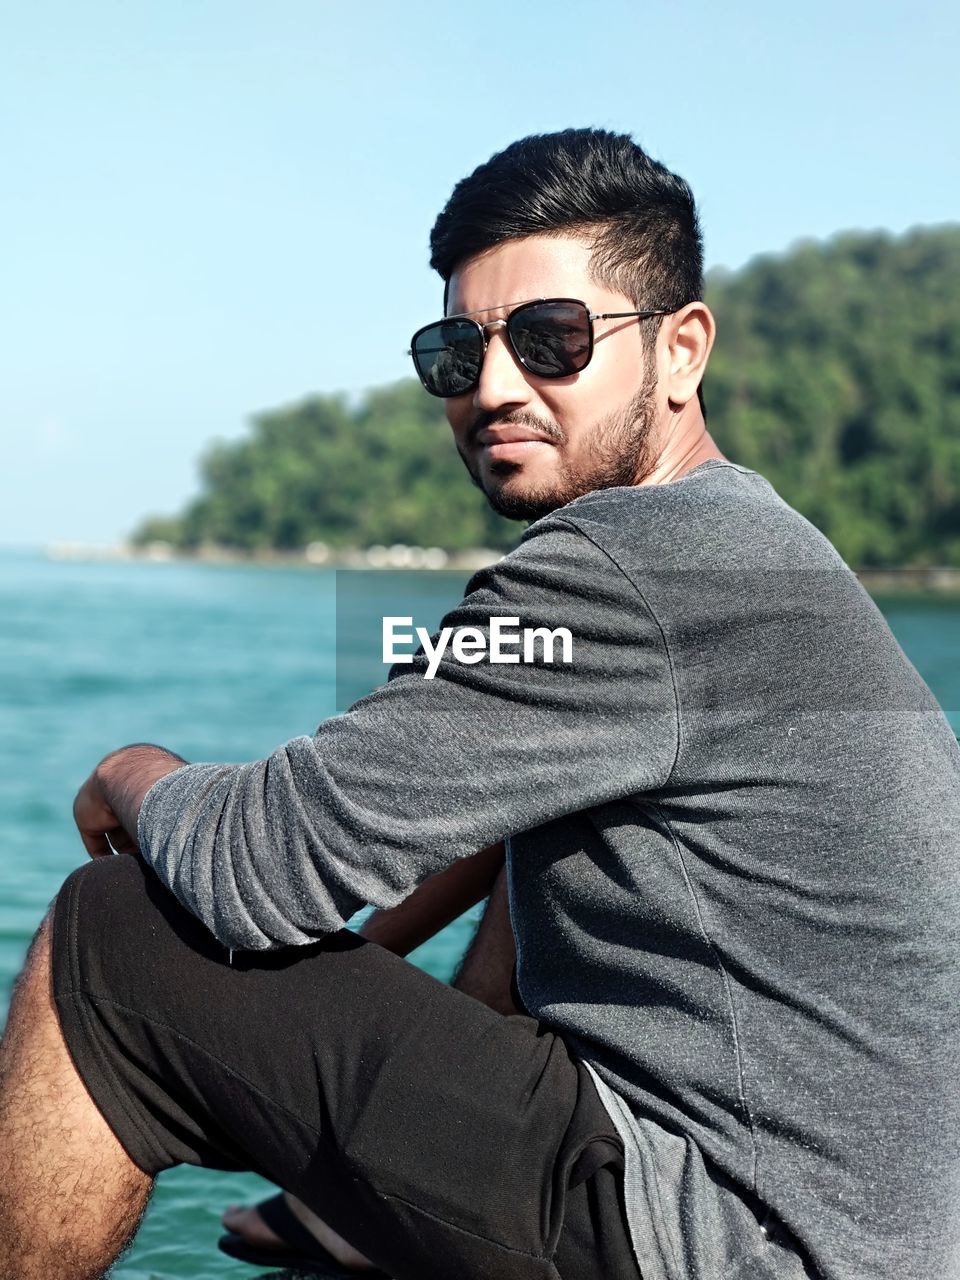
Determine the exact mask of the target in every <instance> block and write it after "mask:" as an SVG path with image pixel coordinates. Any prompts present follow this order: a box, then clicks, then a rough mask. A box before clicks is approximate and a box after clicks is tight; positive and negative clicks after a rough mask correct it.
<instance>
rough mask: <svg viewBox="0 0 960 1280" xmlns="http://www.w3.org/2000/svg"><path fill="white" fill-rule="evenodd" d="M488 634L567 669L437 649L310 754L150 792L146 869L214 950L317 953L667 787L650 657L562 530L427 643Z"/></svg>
mask: <svg viewBox="0 0 960 1280" xmlns="http://www.w3.org/2000/svg"><path fill="white" fill-rule="evenodd" d="M491 617H511V618H517V619H518V620H519V627H518V628H513V627H511V628H510V630H511V631H515V630H518V629H519V630H521V631H522V630H524V629H526V628H546V629H547V630H548V631H554V630H555V629H557V628H560V627H565V628H566V629H567V630H568V631H569V632H570V633H571V639H572V661H571V662H570V663H569V664H568V663H565V662H562V661H561V660H560V658H561V652H560V646H559V645H556V646H555V652H554V661H553V662H552V663H551V662H547V661H545V660H543V652H542V648H541V647H540V646H537V649H536V653H537V659H536V661H534V662H533V663H525V662H522V661H521V662H516V663H497V662H491V661H489V660H488V658H487V657H484V659H483V660H482V661H480V662H477V663H475V664H466V663H463V662H460V661H458V660H457V659H456V657H455V656H454V655H453V654H452V653H451V650H450V646H449V645H448V646H447V650H446V652H445V654H444V656H443V659H442V660H441V662H440V665H439V668H438V669H437V671H436V675H435V676H434V678H433V679H425V672H426V669H427V659H426V657H425V656H423V654H422V653H420V654H418V655H415V657H414V661H413V663H412V664H410V665H406V664H405V665H399V664H398V665H397V666H395V667H394V668H393V669H392V670H391V672H390V677H389V678H388V680H387V682H386V684H384V685H383V686H382V687H381V688H379V689H377V690H375V691H374V692H373V693H371V694H370V695H369V696H368V697H365V698H362V699H361V700H360V701H359V702H357V703H355V704H354V706H352V707H351V708H350V710H349V711H347V712H346V713H345V714H343V715H339V716H334V717H332V718H331V719H329V720H326V721H324V723H323V724H321V725H320V728H319V729H318V730H317V732H316V734H315V735H314V736H313V737H300V738H294V739H293V740H292V741H291V742H288V743H286V744H285V745H284V746H282V747H279V748H278V749H277V750H276V751H275V752H274V753H273V754H272V755H271V756H270V757H269V758H268V759H266V760H259V761H256V762H254V763H252V764H243V765H222V764H197V765H190V766H187V767H185V768H182V769H178V770H177V771H176V772H174V773H171V774H169V775H168V776H167V777H165V778H162V779H161V780H160V781H159V782H157V783H156V784H155V785H154V786H153V787H152V788H151V790H150V791H149V792H148V793H147V796H146V798H145V800H144V803H143V807H142V809H141V813H140V822H139V841H140V847H141V850H142V852H143V855H144V857H145V858H146V859H147V861H148V862H149V863H150V864H151V865H152V866H153V867H154V869H155V871H156V872H157V874H158V875H159V876H160V878H161V880H162V881H163V882H164V883H165V884H166V885H167V886H168V888H170V889H171V890H172V891H173V893H174V894H176V896H177V897H178V898H179V899H180V901H181V902H182V903H183V904H184V906H186V907H187V909H188V910H190V911H191V912H192V913H193V914H194V915H196V916H198V917H199V918H200V919H201V920H202V921H203V922H204V923H205V924H206V925H207V927H208V928H209V929H210V930H211V932H212V933H213V934H214V935H215V936H216V937H217V938H218V939H219V940H220V941H221V942H222V943H223V944H224V945H226V946H229V947H233V948H236V949H238V950H260V949H267V948H271V947H279V946H289V945H297V944H304V943H309V942H313V941H316V939H317V938H318V937H319V936H322V935H323V934H326V933H329V932H331V931H334V930H336V929H339V928H341V927H342V926H343V924H344V922H345V921H346V920H347V919H349V917H350V916H351V915H352V914H353V913H354V912H355V911H356V910H357V909H358V908H359V907H360V906H363V905H364V904H368V903H369V904H373V905H376V906H381V907H388V906H392V905H394V904H395V903H397V902H399V901H401V900H402V899H403V898H405V897H406V896H407V895H408V894H409V893H411V892H412V890H413V889H414V888H415V887H416V886H417V885H418V884H419V883H420V882H421V881H422V880H425V879H426V878H427V877H428V876H430V875H433V874H434V873H435V872H438V871H441V870H442V869H443V868H444V867H446V866H448V865H449V864H450V863H451V862H454V861H455V860H456V859H458V858H461V857H465V856H468V855H470V854H473V853H476V852H477V850H478V849H481V848H483V846H485V845H487V844H490V843H492V842H493V841H495V840H498V839H500V838H501V837H503V836H505V835H510V834H514V833H517V832H520V831H525V830H528V829H530V828H532V827H536V826H539V825H541V824H542V823H545V822H549V821H551V820H554V819H556V818H559V817H561V816H563V815H564V814H567V813H572V812H576V811H579V810H583V809H589V808H591V807H593V806H595V805H599V804H602V803H604V802H606V801H609V800H612V799H616V798H620V797H623V796H628V795H633V794H635V793H638V792H645V791H649V790H651V789H653V788H656V787H657V786H659V785H661V784H662V783H663V782H664V781H665V780H666V779H667V777H668V776H669V773H670V771H671V769H672V767H673V762H674V760H675V757H676V752H677V735H678V723H677V704H676V697H675V692H674V686H673V680H672V675H671V670H670V663H669V658H668V654H667V650H666V647H665V643H664V639H663V636H662V634H661V632H660V629H659V626H658V625H657V621H656V619H655V618H654V616H653V615H652V613H651V612H650V610H649V608H648V607H647V605H646V603H645V601H644V599H643V596H642V595H641V594H640V592H639V590H638V589H637V588H636V587H635V586H634V585H633V584H632V583H631V581H630V580H629V579H628V578H627V577H626V576H625V575H624V574H623V573H622V571H621V570H620V569H619V568H618V567H617V566H616V564H614V563H613V561H612V560H611V559H610V558H609V557H608V556H607V554H606V553H605V552H604V551H602V550H601V549H600V548H599V547H598V546H597V545H595V544H594V543H593V542H592V541H591V540H590V539H589V538H588V537H587V536H586V535H585V534H584V533H582V532H580V531H579V530H578V529H577V528H576V527H575V526H573V525H571V524H570V523H568V522H567V521H566V520H564V519H560V518H557V517H556V516H548V517H546V518H545V519H544V520H540V521H538V522H537V523H536V524H535V525H533V526H532V527H531V528H530V529H529V530H528V531H527V534H526V535H525V537H524V539H523V541H522V542H521V543H520V545H519V547H518V548H517V549H516V550H515V551H514V552H512V553H511V554H510V555H509V556H507V557H505V558H504V559H503V560H501V561H500V562H499V563H498V564H496V565H494V566H492V567H491V568H489V569H486V570H483V571H482V572H481V573H479V574H477V575H475V576H474V578H473V579H472V580H471V582H470V584H469V585H468V589H467V595H466V596H465V598H464V599H463V600H462V601H461V603H460V604H459V605H458V606H457V607H456V608H455V609H454V610H453V611H452V612H451V613H449V614H448V615H447V616H446V617H445V618H444V620H443V623H442V626H443V627H453V628H461V627H475V628H478V629H479V630H480V631H482V632H484V633H485V635H487V636H489V631H490V619H491ZM510 651H511V652H514V653H516V652H518V649H517V647H516V646H514V647H512V649H511V650H510ZM520 656H522V649H521V650H520Z"/></svg>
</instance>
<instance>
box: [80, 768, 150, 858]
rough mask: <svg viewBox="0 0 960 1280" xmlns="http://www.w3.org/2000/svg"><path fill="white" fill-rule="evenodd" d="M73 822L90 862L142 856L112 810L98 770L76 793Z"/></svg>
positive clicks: (133, 839) (134, 841)
mask: <svg viewBox="0 0 960 1280" xmlns="http://www.w3.org/2000/svg"><path fill="white" fill-rule="evenodd" d="M73 819H74V822H76V824H77V829H78V830H79V832H80V839H81V840H82V841H83V843H84V847H85V848H86V850H87V853H89V855H90V857H91V858H102V857H103V856H104V855H106V854H112V853H114V852H116V853H139V852H140V848H139V846H138V844H137V842H136V839H135V838H134V837H133V836H131V835H130V834H129V832H127V831H125V830H124V829H123V827H122V826H121V824H120V819H119V818H118V817H117V815H116V814H115V813H114V811H113V810H112V809H111V808H110V805H109V804H108V802H107V797H106V794H105V793H104V790H103V784H102V782H101V781H100V778H99V776H98V774H97V770H96V769H95V770H94V771H93V773H91V775H90V777H89V778H88V779H87V780H86V782H85V783H84V784H83V786H82V787H81V788H80V790H79V791H78V792H77V798H76V800H74V802H73Z"/></svg>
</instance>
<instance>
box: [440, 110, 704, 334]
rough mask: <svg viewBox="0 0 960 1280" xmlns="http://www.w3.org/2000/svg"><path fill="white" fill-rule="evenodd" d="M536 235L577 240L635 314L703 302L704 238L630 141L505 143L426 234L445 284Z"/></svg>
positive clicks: (673, 178) (681, 196) (666, 181)
mask: <svg viewBox="0 0 960 1280" xmlns="http://www.w3.org/2000/svg"><path fill="white" fill-rule="evenodd" d="M535 235H579V236H582V237H583V238H584V239H585V240H586V241H587V243H589V244H590V245H591V248H592V259H591V270H592V273H593V275H594V277H595V279H596V280H597V283H598V284H602V285H604V286H606V287H608V288H613V289H617V290H619V292H620V293H623V294H625V295H626V296H627V297H628V298H632V299H633V302H634V305H635V306H636V307H637V309H638V310H641V309H646V308H648V307H649V308H651V309H652V308H659V307H665V308H668V309H669V310H671V311H676V310H678V309H679V308H680V307H682V306H683V305H684V304H685V303H687V302H693V301H695V300H698V299H700V298H702V296H703V240H702V237H701V234H700V223H699V219H698V217H697V210H696V205H695V203H694V199H693V194H692V192H691V191H690V188H689V186H688V185H687V184H686V182H684V180H683V178H680V177H678V176H677V175H676V174H675V173H671V172H670V170H669V169H667V168H666V167H665V166H664V165H662V164H660V162H659V161H657V160H652V159H651V158H650V156H648V155H647V153H646V152H645V151H644V150H643V149H642V148H641V147H639V146H638V145H637V144H636V143H635V142H634V141H633V139H632V138H631V137H629V135H627V134H623V133H610V132H608V131H607V130H605V129H564V130H563V131H562V132H560V133H542V134H533V135H531V136H530V137H529V138H521V139H520V141H519V142H514V143H511V145H510V146H509V147H507V148H506V149H505V150H503V151H500V152H498V153H497V154H496V155H495V156H493V157H492V158H491V159H490V160H488V161H487V162H486V163H485V164H482V165H480V166H479V168H477V169H475V170H474V171H473V173H471V174H470V175H469V177H466V178H464V179H463V180H462V181H461V182H458V183H457V185H456V186H455V187H454V189H453V194H452V195H451V196H450V199H449V200H448V201H447V204H446V207H445V208H444V209H443V211H442V213H441V214H440V216H439V217H438V218H437V221H436V223H435V224H434V227H433V231H432V232H431V233H430V250H431V257H430V265H431V266H432V267H434V268H435V270H436V271H438V272H439V273H440V275H441V276H442V277H443V280H444V281H445V282H448V281H449V280H450V277H451V275H452V274H453V272H454V270H455V269H456V268H457V267H458V266H459V265H460V263H462V262H465V261H466V260H467V259H468V258H472V257H474V256H475V255H476V254H478V253H481V252H483V250H484V249H491V248H493V246H494V245H498V244H502V243H503V242H504V241H505V240H518V239H521V238H522V237H524V236H535Z"/></svg>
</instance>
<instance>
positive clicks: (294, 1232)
mask: <svg viewBox="0 0 960 1280" xmlns="http://www.w3.org/2000/svg"><path fill="white" fill-rule="evenodd" d="M257 1211H258V1213H259V1214H260V1217H261V1218H262V1219H263V1220H264V1222H265V1223H266V1224H267V1226H268V1227H269V1228H270V1230H271V1231H275V1232H276V1234H277V1235H278V1236H280V1238H281V1239H282V1240H286V1241H288V1242H289V1244H290V1248H283V1247H282V1246H281V1245H255V1244H251V1243H250V1242H249V1241H248V1240H245V1239H244V1238H243V1236H239V1235H237V1233H236V1232H235V1231H228V1232H227V1233H226V1235H222V1236H221V1237H220V1239H219V1240H218V1241H217V1248H218V1249H220V1250H221V1252H222V1253H225V1254H227V1255H228V1257H231V1258H236V1259H237V1261H238V1262H249V1263H250V1265H251V1266H254V1267H272V1268H277V1267H281V1268H286V1269H287V1270H289V1271H299V1272H302V1273H303V1274H304V1275H308V1276H324V1277H326V1280H348V1277H350V1278H351V1280H355V1278H356V1277H363V1278H364V1280H388V1278H387V1275H386V1273H385V1272H383V1271H377V1270H372V1269H369V1268H368V1269H367V1270H365V1271H357V1270H356V1269H354V1270H351V1269H350V1268H349V1267H345V1266H343V1264H342V1263H339V1262H338V1261H337V1260H336V1258H335V1257H334V1256H333V1254H332V1253H330V1252H329V1251H328V1250H326V1249H325V1248H324V1247H323V1245H322V1244H321V1243H320V1241H319V1240H317V1239H316V1237H315V1236H314V1235H313V1232H311V1231H308V1230H307V1228H306V1227H305V1226H304V1225H303V1223H302V1222H301V1221H300V1219H299V1218H298V1217H297V1215H296V1214H295V1213H294V1212H293V1210H292V1209H291V1208H290V1206H289V1205H288V1204H287V1199H286V1196H285V1195H284V1194H283V1192H282V1191H281V1192H280V1193H279V1195H275V1196H271V1197H270V1198H269V1199H268V1200H261V1202H260V1203H259V1204H258V1205H257Z"/></svg>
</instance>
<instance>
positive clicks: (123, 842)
mask: <svg viewBox="0 0 960 1280" xmlns="http://www.w3.org/2000/svg"><path fill="white" fill-rule="evenodd" d="M106 838H107V839H108V840H109V841H110V846H111V848H113V849H114V850H116V852H117V853H139V852H140V846H139V845H138V844H137V842H136V840H134V839H133V837H132V836H130V835H128V834H127V832H126V830H125V829H124V828H123V827H112V828H111V829H110V830H109V831H108V832H107V833H106Z"/></svg>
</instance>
